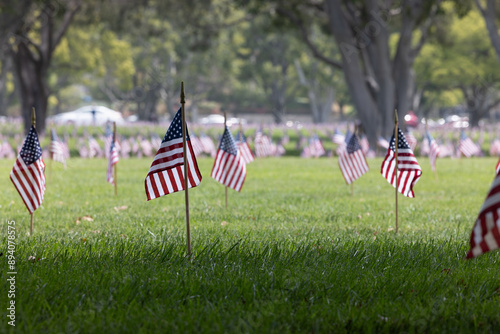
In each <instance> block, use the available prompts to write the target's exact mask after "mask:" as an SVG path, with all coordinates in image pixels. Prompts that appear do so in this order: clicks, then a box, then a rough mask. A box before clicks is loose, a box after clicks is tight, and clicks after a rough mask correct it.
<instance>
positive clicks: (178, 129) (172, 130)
mask: <svg viewBox="0 0 500 334" xmlns="http://www.w3.org/2000/svg"><path fill="white" fill-rule="evenodd" d="M178 138H182V108H179V111H177V113H176V114H175V117H174V119H173V120H172V123H170V126H169V127H168V130H167V133H166V134H165V137H163V141H162V143H164V142H166V141H170V140H174V139H178ZM186 140H189V132H188V131H187V126H186Z"/></svg>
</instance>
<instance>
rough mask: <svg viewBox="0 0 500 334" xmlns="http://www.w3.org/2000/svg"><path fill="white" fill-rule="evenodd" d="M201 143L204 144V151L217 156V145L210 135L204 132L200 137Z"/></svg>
mask: <svg viewBox="0 0 500 334" xmlns="http://www.w3.org/2000/svg"><path fill="white" fill-rule="evenodd" d="M200 141H201V144H202V145H203V152H205V153H206V154H208V155H210V156H211V157H215V154H216V152H215V145H214V142H213V140H212V138H210V137H209V136H207V135H206V134H204V133H202V134H201V137H200Z"/></svg>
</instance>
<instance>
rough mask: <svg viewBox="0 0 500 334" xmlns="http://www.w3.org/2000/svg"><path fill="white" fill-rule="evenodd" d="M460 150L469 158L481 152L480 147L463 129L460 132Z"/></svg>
mask: <svg viewBox="0 0 500 334" xmlns="http://www.w3.org/2000/svg"><path fill="white" fill-rule="evenodd" d="M458 150H459V151H460V152H461V153H462V154H463V155H464V156H466V157H467V158H470V157H471V156H473V155H476V154H478V153H479V148H478V147H477V146H476V144H474V142H473V141H472V140H471V139H470V138H469V137H467V135H466V134H465V131H463V130H462V133H461V134H460V142H459V144H458Z"/></svg>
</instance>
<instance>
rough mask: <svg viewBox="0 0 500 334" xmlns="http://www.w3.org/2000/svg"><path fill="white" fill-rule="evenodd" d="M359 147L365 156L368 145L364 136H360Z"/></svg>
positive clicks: (368, 149)
mask: <svg viewBox="0 0 500 334" xmlns="http://www.w3.org/2000/svg"><path fill="white" fill-rule="evenodd" d="M359 145H360V146H361V149H362V150H363V153H364V154H367V153H368V152H369V151H370V143H369V142H368V138H366V136H365V135H362V136H361V138H360V140H359Z"/></svg>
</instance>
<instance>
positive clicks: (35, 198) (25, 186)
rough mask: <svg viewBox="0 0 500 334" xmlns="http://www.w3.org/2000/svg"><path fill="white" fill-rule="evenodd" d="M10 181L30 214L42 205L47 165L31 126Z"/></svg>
mask: <svg viewBox="0 0 500 334" xmlns="http://www.w3.org/2000/svg"><path fill="white" fill-rule="evenodd" d="M10 179H11V181H12V183H13V184H14V187H15V188H16V190H17V192H18V193H19V195H20V196H21V198H22V200H23V202H24V205H26V208H27V209H28V211H29V212H30V213H33V212H35V210H36V209H37V208H38V207H39V206H40V205H41V204H42V202H43V197H44V194H45V164H44V162H43V158H42V149H41V147H40V141H39V140H38V134H37V132H36V129H35V127H34V126H31V128H30V131H29V132H28V136H27V137H26V139H25V141H24V144H23V147H22V148H21V151H20V152H19V155H18V156H17V159H16V162H15V163H14V167H12V171H11V172H10Z"/></svg>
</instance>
